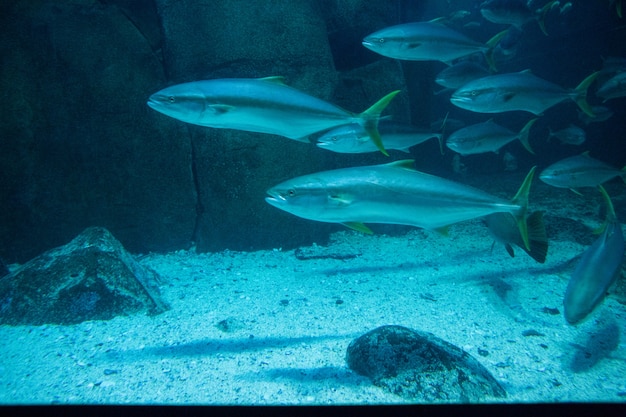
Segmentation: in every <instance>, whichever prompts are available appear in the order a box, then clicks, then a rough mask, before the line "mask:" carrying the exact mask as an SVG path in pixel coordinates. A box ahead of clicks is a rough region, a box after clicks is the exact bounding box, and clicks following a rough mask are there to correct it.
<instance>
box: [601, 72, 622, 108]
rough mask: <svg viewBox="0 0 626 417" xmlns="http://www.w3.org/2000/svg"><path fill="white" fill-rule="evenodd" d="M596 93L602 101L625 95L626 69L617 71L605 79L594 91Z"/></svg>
mask: <svg viewBox="0 0 626 417" xmlns="http://www.w3.org/2000/svg"><path fill="white" fill-rule="evenodd" d="M596 95H597V96H598V97H602V98H603V99H604V101H607V100H611V99H614V98H619V97H626V71H623V72H618V73H617V74H615V75H614V76H612V77H611V78H609V79H608V80H607V81H605V82H604V84H602V85H601V86H600V88H598V91H596Z"/></svg>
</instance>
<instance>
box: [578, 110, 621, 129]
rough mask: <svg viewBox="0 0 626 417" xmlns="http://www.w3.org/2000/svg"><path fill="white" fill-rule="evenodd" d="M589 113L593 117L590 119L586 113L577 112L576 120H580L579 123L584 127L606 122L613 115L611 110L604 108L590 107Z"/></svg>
mask: <svg viewBox="0 0 626 417" xmlns="http://www.w3.org/2000/svg"><path fill="white" fill-rule="evenodd" d="M591 111H592V112H593V114H594V115H595V117H590V116H589V115H588V114H587V113H585V112H583V111H580V110H579V111H578V119H580V121H581V122H583V123H584V124H585V125H588V124H590V123H600V122H606V121H607V120H609V119H610V118H611V117H612V116H613V114H615V113H613V110H611V109H609V108H608V107H606V106H591Z"/></svg>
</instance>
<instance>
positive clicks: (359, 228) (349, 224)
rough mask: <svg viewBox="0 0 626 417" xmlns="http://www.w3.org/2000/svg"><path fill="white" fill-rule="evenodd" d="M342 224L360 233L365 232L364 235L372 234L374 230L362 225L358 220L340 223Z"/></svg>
mask: <svg viewBox="0 0 626 417" xmlns="http://www.w3.org/2000/svg"><path fill="white" fill-rule="evenodd" d="M341 224H343V225H344V226H346V227H348V228H350V229H352V230H356V231H357V232H361V233H365V234H366V235H373V234H374V232H372V230H371V229H370V228H369V227H367V226H366V225H364V224H363V223H359V222H345V223H341Z"/></svg>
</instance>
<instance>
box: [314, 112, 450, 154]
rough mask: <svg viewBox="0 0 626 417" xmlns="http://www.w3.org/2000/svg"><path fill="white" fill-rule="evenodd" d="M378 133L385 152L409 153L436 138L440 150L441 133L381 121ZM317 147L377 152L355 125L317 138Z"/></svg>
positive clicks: (338, 150) (343, 127)
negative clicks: (412, 148) (415, 147)
mask: <svg viewBox="0 0 626 417" xmlns="http://www.w3.org/2000/svg"><path fill="white" fill-rule="evenodd" d="M378 131H379V133H380V136H381V138H382V140H383V143H384V144H385V149H387V150H389V149H396V150H399V151H402V152H409V148H410V147H412V146H415V145H418V144H420V143H423V142H426V141H427V140H429V139H432V138H436V139H437V140H438V141H439V148H440V149H441V147H442V144H441V136H442V134H441V133H431V132H424V131H422V130H420V129H418V128H416V127H414V126H412V125H409V124H405V123H396V122H392V121H389V120H381V121H380V122H378ZM317 146H318V147H320V148H322V149H328V150H329V151H333V152H339V153H366V152H377V151H378V149H377V148H376V145H375V144H374V142H372V140H371V139H370V138H369V135H368V134H367V132H366V131H365V129H364V128H363V127H362V126H361V125H359V124H357V123H350V124H347V125H343V126H338V127H336V128H334V129H331V130H329V131H327V132H326V133H324V134H323V135H322V136H320V137H319V139H318V140H317ZM442 153H443V152H442Z"/></svg>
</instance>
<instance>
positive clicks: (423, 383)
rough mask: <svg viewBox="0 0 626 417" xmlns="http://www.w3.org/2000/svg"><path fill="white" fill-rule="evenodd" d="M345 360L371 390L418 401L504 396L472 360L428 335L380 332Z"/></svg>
mask: <svg viewBox="0 0 626 417" xmlns="http://www.w3.org/2000/svg"><path fill="white" fill-rule="evenodd" d="M346 361H347V362H348V366H349V367H350V369H352V370H353V371H355V372H356V373H358V374H360V375H364V376H367V377H369V378H370V379H371V380H372V382H373V383H374V385H377V386H379V387H383V388H384V389H386V390H388V391H390V392H392V393H394V394H397V395H400V396H402V397H404V398H407V399H409V400H412V401H417V402H462V403H467V402H480V401H484V400H488V399H490V398H493V397H505V396H506V393H505V391H504V389H502V387H501V386H500V385H499V384H498V382H497V381H496V379H495V378H494V377H493V376H492V375H491V374H490V373H489V371H487V369H485V368H484V367H483V366H482V365H481V364H480V363H479V362H478V361H477V360H476V359H474V358H473V357H472V356H471V355H470V354H469V353H467V352H465V351H464V350H462V349H460V348H458V347H456V346H454V345H452V344H450V343H448V342H446V341H445V340H442V339H440V338H438V337H436V336H434V335H433V334H431V333H427V332H420V331H416V330H411V329H407V328H406V327H401V326H382V327H378V328H376V329H374V330H372V331H370V332H368V333H366V334H364V335H363V336H361V337H359V338H357V339H355V340H353V341H352V342H351V343H350V345H349V346H348V351H347V356H346Z"/></svg>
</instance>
